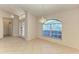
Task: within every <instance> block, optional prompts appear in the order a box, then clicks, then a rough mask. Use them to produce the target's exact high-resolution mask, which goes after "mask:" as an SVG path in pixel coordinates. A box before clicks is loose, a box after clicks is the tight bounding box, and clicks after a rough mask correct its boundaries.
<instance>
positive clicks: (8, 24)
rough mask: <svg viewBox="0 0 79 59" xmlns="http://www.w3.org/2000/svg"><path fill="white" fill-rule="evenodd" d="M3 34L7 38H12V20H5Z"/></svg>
mask: <svg viewBox="0 0 79 59" xmlns="http://www.w3.org/2000/svg"><path fill="white" fill-rule="evenodd" d="M3 29H4V30H3V34H4V37H5V36H12V19H11V18H3Z"/></svg>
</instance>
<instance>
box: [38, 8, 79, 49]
mask: <svg viewBox="0 0 79 59" xmlns="http://www.w3.org/2000/svg"><path fill="white" fill-rule="evenodd" d="M47 18H48V19H53V18H57V19H59V20H61V21H62V25H63V28H62V33H63V34H62V40H56V39H55V40H54V39H53V38H48V37H43V36H42V35H41V34H42V32H41V24H40V23H39V20H38V23H39V24H38V26H39V28H38V37H39V38H41V39H45V40H49V41H52V42H56V43H59V44H62V45H66V46H69V47H73V48H77V49H79V9H78V8H77V9H73V10H69V11H63V12H59V13H56V14H52V15H49V16H47Z"/></svg>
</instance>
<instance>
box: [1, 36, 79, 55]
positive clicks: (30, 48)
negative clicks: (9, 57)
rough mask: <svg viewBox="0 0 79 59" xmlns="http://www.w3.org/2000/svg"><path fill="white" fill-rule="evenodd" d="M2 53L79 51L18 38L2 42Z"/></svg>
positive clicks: (40, 41) (36, 40)
mask: <svg viewBox="0 0 79 59" xmlns="http://www.w3.org/2000/svg"><path fill="white" fill-rule="evenodd" d="M0 53H37V54H39V53H61V54H62V53H79V50H76V49H73V48H69V47H65V46H62V45H58V44H55V43H50V42H48V41H44V40H41V39H35V40H31V41H26V40H24V39H21V38H17V37H5V38H3V39H1V40H0Z"/></svg>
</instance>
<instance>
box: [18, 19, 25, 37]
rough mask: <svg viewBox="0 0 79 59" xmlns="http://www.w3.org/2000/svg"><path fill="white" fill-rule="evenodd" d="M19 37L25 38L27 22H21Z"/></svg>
mask: <svg viewBox="0 0 79 59" xmlns="http://www.w3.org/2000/svg"><path fill="white" fill-rule="evenodd" d="M19 37H21V38H24V37H25V20H19Z"/></svg>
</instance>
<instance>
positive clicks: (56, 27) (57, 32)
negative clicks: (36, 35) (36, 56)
mask: <svg viewBox="0 0 79 59" xmlns="http://www.w3.org/2000/svg"><path fill="white" fill-rule="evenodd" d="M42 31H43V32H42V34H43V36H46V37H52V38H57V39H61V38H62V23H61V21H59V20H55V19H53V20H48V21H46V22H45V23H43V25H42Z"/></svg>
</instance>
